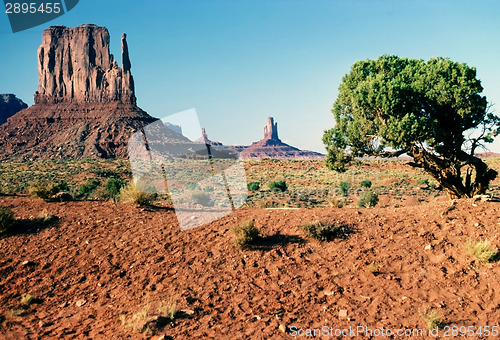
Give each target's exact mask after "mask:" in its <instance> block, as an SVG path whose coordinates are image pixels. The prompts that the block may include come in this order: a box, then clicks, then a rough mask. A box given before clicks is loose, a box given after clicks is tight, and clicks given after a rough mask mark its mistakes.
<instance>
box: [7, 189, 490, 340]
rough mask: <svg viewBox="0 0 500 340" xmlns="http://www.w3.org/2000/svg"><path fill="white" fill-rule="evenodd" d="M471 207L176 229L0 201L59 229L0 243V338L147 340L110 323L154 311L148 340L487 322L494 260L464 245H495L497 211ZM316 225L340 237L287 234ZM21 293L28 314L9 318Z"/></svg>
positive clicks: (167, 221) (101, 210)
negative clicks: (326, 223) (50, 218)
mask: <svg viewBox="0 0 500 340" xmlns="http://www.w3.org/2000/svg"><path fill="white" fill-rule="evenodd" d="M472 203H473V202H472V201H471V200H462V201H459V202H458V203H457V205H456V208H455V209H453V210H451V211H449V212H448V213H447V214H444V215H442V213H443V212H444V211H446V210H447V207H449V205H450V202H449V201H446V202H438V203H432V204H425V205H420V206H411V207H402V208H397V209H395V208H372V209H361V210H358V209H336V208H317V209H293V210H292V209H290V210H279V209H274V210H273V209H243V210H238V211H236V212H235V213H233V214H231V215H229V216H226V217H225V218H222V219H221V220H218V221H216V222H213V223H211V224H210V225H205V226H201V227H198V228H195V229H191V230H189V231H180V230H179V227H178V225H177V222H176V218H175V215H174V213H173V211H171V210H167V209H143V208H138V207H135V206H133V205H127V204H117V205H115V204H114V203H108V202H69V203H47V202H44V201H42V200H33V199H28V198H25V197H0V205H4V206H10V207H11V208H12V209H13V210H14V212H15V214H16V218H17V219H33V218H36V217H38V216H39V214H40V212H42V211H44V210H45V211H46V212H48V213H50V214H52V215H55V216H58V217H59V218H60V219H59V223H58V224H57V225H54V226H51V227H48V228H46V229H42V230H40V231H38V232H35V233H31V234H24V235H15V236H9V237H5V238H3V239H0V306H1V307H0V308H1V312H2V315H3V317H2V318H3V321H1V322H0V337H1V338H5V339H40V338H43V339H45V338H47V339H59V338H65V339H82V338H93V339H141V338H147V337H148V336H147V335H144V334H141V333H138V332H136V331H134V330H132V329H129V328H127V327H126V326H124V325H122V323H121V322H120V314H126V317H131V315H132V314H133V313H137V312H140V311H141V310H144V308H150V309H151V310H152V309H153V308H155V306H158V305H160V304H161V303H165V302H168V301H175V302H177V310H185V313H184V314H182V315H181V317H177V318H175V319H174V321H172V322H169V323H168V324H167V325H166V326H165V327H164V328H163V330H161V331H159V332H157V333H156V335H154V336H151V337H150V338H152V339H157V338H158V337H159V336H161V335H167V337H165V338H166V339H168V338H170V337H171V338H174V339H202V338H212V339H271V338H272V339H281V338H283V339H287V338H288V339H291V338H292V336H291V335H290V334H289V333H288V334H287V333H285V332H283V331H287V332H289V331H290V327H293V326H296V327H297V328H303V329H304V328H320V327H322V326H330V327H333V328H334V329H342V328H348V327H349V326H351V327H356V326H358V325H361V326H367V327H370V328H372V329H374V328H382V327H384V328H385V329H387V328H391V329H399V328H425V322H424V320H423V318H422V316H421V314H422V313H423V312H424V311H425V309H426V308H430V307H431V308H434V309H436V311H437V312H438V314H439V315H440V316H442V318H443V321H444V322H446V323H447V324H448V325H450V326H485V325H489V326H492V325H498V323H499V320H500V263H499V262H498V261H497V262H494V263H490V264H488V263H486V264H485V263H481V262H479V261H477V260H473V259H472V258H470V257H469V255H468V254H467V251H466V250H465V244H466V241H467V240H468V239H469V238H470V239H472V240H479V239H483V238H489V239H490V240H491V241H492V244H493V245H494V246H496V247H498V246H499V245H500V244H499V243H500V241H499V238H498V235H499V233H498V230H499V226H500V219H499V216H500V204H499V203H493V202H477V206H473V204H472ZM246 219H254V220H255V225H256V226H257V227H258V228H259V229H260V230H261V233H262V235H263V237H264V239H263V240H261V242H260V247H259V248H258V249H256V250H246V251H241V250H237V249H236V248H235V247H234V245H233V241H232V233H231V231H230V228H231V226H233V225H235V224H236V223H239V222H241V221H243V220H246ZM316 219H333V220H335V221H338V222H341V223H346V224H348V225H349V226H350V228H351V229H352V231H353V232H352V233H351V234H350V235H348V236H347V237H346V238H345V239H336V240H334V241H332V242H328V243H326V242H319V241H316V240H309V239H306V238H305V236H304V234H303V232H302V231H301V230H300V229H299V228H298V226H299V225H301V224H302V223H306V222H311V221H314V220H316ZM371 262H379V263H380V269H379V270H380V274H379V275H374V274H373V273H371V272H369V271H368V270H367V264H369V263H371ZM24 294H30V295H32V296H33V297H34V298H35V299H36V300H35V303H33V304H31V305H30V306H29V307H27V308H26V311H25V313H24V314H23V315H21V316H15V315H16V313H13V312H12V311H15V310H16V309H19V308H20V307H19V304H20V302H19V301H20V298H21V296H22V295H24ZM9 311H10V312H9ZM340 311H342V312H340ZM193 312H194V313H193ZM345 312H347V313H346V314H347V315H345ZM476 338H477V337H476Z"/></svg>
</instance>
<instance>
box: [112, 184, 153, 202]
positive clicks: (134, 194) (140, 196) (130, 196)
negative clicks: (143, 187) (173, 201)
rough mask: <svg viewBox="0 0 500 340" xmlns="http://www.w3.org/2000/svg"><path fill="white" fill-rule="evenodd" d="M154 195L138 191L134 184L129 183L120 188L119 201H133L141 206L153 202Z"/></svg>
mask: <svg viewBox="0 0 500 340" xmlns="http://www.w3.org/2000/svg"><path fill="white" fill-rule="evenodd" d="M154 200H155V195H153V194H150V193H147V192H143V191H140V190H139V189H137V187H136V186H135V184H134V183H133V182H132V183H129V184H127V185H125V186H124V187H122V188H121V190H120V201H121V202H124V203H135V204H138V205H141V206H148V205H151V204H153V202H154Z"/></svg>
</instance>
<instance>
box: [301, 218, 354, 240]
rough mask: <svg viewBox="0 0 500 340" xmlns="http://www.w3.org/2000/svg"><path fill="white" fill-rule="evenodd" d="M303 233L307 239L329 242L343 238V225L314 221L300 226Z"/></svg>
mask: <svg viewBox="0 0 500 340" xmlns="http://www.w3.org/2000/svg"><path fill="white" fill-rule="evenodd" d="M300 228H301V229H302V230H304V231H305V233H306V235H307V237H311V238H314V239H317V240H319V241H331V240H333V239H335V238H338V237H341V236H343V229H344V228H345V225H337V224H335V223H330V222H325V221H315V222H313V223H308V224H304V225H302V226H300Z"/></svg>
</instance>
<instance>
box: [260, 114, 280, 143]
mask: <svg viewBox="0 0 500 340" xmlns="http://www.w3.org/2000/svg"><path fill="white" fill-rule="evenodd" d="M264 139H274V140H276V141H279V140H280V139H279V138H278V123H275V122H274V118H273V117H267V123H266V126H265V127H264Z"/></svg>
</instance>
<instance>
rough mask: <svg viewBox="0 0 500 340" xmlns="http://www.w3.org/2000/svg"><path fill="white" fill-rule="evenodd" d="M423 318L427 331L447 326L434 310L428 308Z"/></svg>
mask: <svg viewBox="0 0 500 340" xmlns="http://www.w3.org/2000/svg"><path fill="white" fill-rule="evenodd" d="M421 316H422V318H423V319H424V322H425V326H426V327H427V329H434V328H436V327H438V328H439V327H443V326H444V325H445V324H444V322H443V319H442V318H441V317H440V316H439V314H438V312H437V311H436V310H435V309H434V308H428V309H427V310H425V311H424V313H422V314H421Z"/></svg>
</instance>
